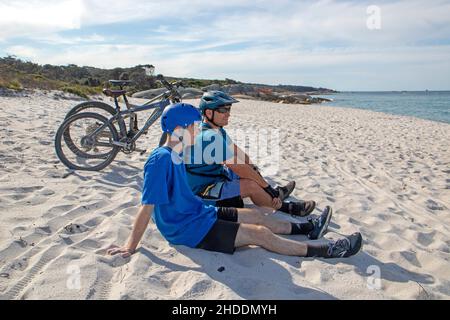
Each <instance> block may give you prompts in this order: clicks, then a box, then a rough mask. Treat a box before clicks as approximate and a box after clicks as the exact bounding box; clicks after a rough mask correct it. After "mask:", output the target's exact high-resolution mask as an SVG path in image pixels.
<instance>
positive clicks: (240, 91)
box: [133, 83, 330, 104]
mask: <svg viewBox="0 0 450 320" xmlns="http://www.w3.org/2000/svg"><path fill="white" fill-rule="evenodd" d="M276 88H278V87H275V86H258V85H251V84H243V83H237V84H227V85H223V86H222V85H220V84H212V85H209V86H206V87H203V88H202V89H201V90H200V89H196V88H180V89H179V91H180V93H181V97H182V98H183V99H199V98H200V97H201V96H202V95H203V93H204V92H206V91H213V90H220V91H223V92H226V93H228V94H230V95H232V96H235V97H236V98H238V99H239V98H240V97H241V99H256V100H263V101H272V102H278V103H290V104H312V103H322V102H324V101H330V100H329V99H324V98H316V97H312V96H310V95H309V94H306V93H298V92H292V91H286V90H279V91H278V90H277V89H276ZM165 91H166V89H165V88H159V89H152V90H146V91H141V92H137V93H135V94H133V98H144V99H152V98H154V97H156V96H158V95H160V94H161V93H163V92H165Z"/></svg>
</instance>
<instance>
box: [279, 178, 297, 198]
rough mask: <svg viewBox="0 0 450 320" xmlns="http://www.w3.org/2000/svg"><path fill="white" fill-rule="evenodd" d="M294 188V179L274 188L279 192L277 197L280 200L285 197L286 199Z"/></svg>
mask: <svg viewBox="0 0 450 320" xmlns="http://www.w3.org/2000/svg"><path fill="white" fill-rule="evenodd" d="M294 189H295V181H291V182H289V183H288V184H287V185H285V186H284V187H277V188H276V190H277V191H278V193H279V194H280V196H279V198H280V200H281V201H284V200H285V199H287V198H288V197H289V196H290V195H291V193H292V191H294Z"/></svg>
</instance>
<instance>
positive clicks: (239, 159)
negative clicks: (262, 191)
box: [225, 144, 269, 188]
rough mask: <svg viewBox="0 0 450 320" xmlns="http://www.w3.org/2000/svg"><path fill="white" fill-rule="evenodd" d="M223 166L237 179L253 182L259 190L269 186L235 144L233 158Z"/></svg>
mask: <svg viewBox="0 0 450 320" xmlns="http://www.w3.org/2000/svg"><path fill="white" fill-rule="evenodd" d="M225 165H226V166H227V167H228V168H230V169H231V170H233V172H234V173H236V174H237V175H238V176H239V177H241V178H244V179H251V180H253V181H255V182H256V183H257V184H258V185H259V186H260V187H261V188H267V187H268V186H269V184H268V183H267V181H266V180H264V178H263V177H262V176H261V175H260V174H259V173H258V171H256V170H255V169H254V167H253V164H252V162H251V161H250V158H249V156H248V155H247V154H246V153H245V152H244V151H242V149H241V148H239V147H238V146H237V145H235V144H234V157H233V158H232V159H230V160H228V161H225Z"/></svg>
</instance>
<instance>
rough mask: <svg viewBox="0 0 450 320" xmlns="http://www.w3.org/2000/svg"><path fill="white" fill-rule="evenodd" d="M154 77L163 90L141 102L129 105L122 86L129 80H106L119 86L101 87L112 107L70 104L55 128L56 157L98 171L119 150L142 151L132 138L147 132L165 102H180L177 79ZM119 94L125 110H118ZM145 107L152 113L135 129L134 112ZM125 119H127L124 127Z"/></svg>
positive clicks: (70, 165)
mask: <svg viewBox="0 0 450 320" xmlns="http://www.w3.org/2000/svg"><path fill="white" fill-rule="evenodd" d="M156 79H157V80H158V81H159V82H161V83H162V84H163V85H164V87H165V88H166V91H165V92H163V93H162V94H160V95H158V96H156V97H154V98H153V99H151V100H149V101H147V102H146V103H144V104H142V105H133V104H131V103H130V102H129V101H128V99H127V96H126V93H127V90H125V89H124V87H125V86H127V85H129V84H130V83H131V81H128V80H110V81H109V82H110V83H111V84H112V85H114V86H118V87H119V88H120V89H119V90H112V89H107V88H105V89H103V93H104V94H105V95H107V96H109V97H112V98H114V104H115V108H113V107H112V106H110V105H109V104H106V103H103V102H99V101H88V102H84V103H81V104H79V105H77V106H75V107H74V108H72V109H71V110H70V111H69V112H68V114H67V115H66V118H65V120H64V122H63V123H62V124H61V125H60V127H59V129H58V131H57V132H56V136H55V151H56V155H57V156H58V158H59V160H60V161H61V162H62V163H63V164H64V165H65V166H66V167H68V168H69V169H72V170H87V171H100V170H102V169H104V168H106V167H107V166H108V165H109V164H110V163H111V162H112V161H113V160H114V159H115V157H116V156H117V154H118V152H119V151H122V152H124V153H125V154H131V153H133V152H135V151H137V152H140V153H141V154H142V155H143V154H144V153H145V152H146V150H140V149H137V148H136V141H137V140H138V139H139V138H140V137H141V136H142V135H144V134H147V133H148V129H149V128H150V126H152V125H153V124H154V123H155V122H156V121H157V120H158V119H159V117H160V116H161V114H162V113H163V111H164V109H165V108H166V107H167V106H169V105H170V104H172V103H177V102H181V95H180V93H179V91H178V89H179V88H180V87H182V86H183V84H182V82H181V81H178V82H174V83H169V82H168V81H167V80H166V79H165V78H164V76H162V75H158V76H157V77H156ZM120 97H122V98H123V101H124V104H125V106H126V110H121V106H120V104H119V98H120ZM148 110H153V113H152V114H151V115H150V116H149V118H148V119H147V121H146V122H145V124H144V126H143V127H142V128H141V129H139V128H138V118H137V113H139V112H142V111H148ZM86 111H88V112H86ZM126 119H129V125H128V128H127V125H126V122H125V120H126ZM166 137H167V136H166V135H165V134H163V135H162V136H161V139H160V145H161V144H163V143H164V142H165V140H166Z"/></svg>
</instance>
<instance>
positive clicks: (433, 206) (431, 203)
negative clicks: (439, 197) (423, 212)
mask: <svg viewBox="0 0 450 320" xmlns="http://www.w3.org/2000/svg"><path fill="white" fill-rule="evenodd" d="M426 204H427V208H428V209H430V210H433V211H443V210H445V209H446V208H445V207H444V206H443V205H440V204H439V203H437V202H436V201H434V200H432V199H428V200H427V203H426Z"/></svg>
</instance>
